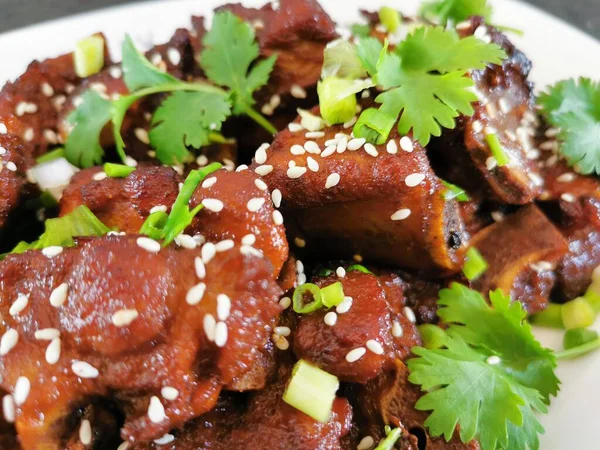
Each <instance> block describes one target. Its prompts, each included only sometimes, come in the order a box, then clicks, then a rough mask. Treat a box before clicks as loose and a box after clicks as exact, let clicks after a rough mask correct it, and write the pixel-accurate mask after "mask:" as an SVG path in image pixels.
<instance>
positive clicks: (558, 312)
mask: <svg viewBox="0 0 600 450" xmlns="http://www.w3.org/2000/svg"><path fill="white" fill-rule="evenodd" d="M529 321H530V322H531V323H532V324H533V325H537V326H540V327H547V328H564V327H565V325H564V324H563V320H562V305H557V304H555V303H550V304H549V305H548V306H547V307H546V309H544V310H543V311H540V312H539V313H536V314H534V315H532V316H531V317H530V318H529Z"/></svg>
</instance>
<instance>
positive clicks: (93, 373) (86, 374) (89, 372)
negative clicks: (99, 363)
mask: <svg viewBox="0 0 600 450" xmlns="http://www.w3.org/2000/svg"><path fill="white" fill-rule="evenodd" d="M71 370H72V371H73V373H74V374H75V375H77V376H78V377H79V378H96V377H97V376H98V375H99V372H98V369H96V368H95V367H94V366H92V365H91V364H89V363H87V362H85V361H75V362H74V363H73V364H71Z"/></svg>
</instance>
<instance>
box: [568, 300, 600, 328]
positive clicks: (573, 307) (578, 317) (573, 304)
mask: <svg viewBox="0 0 600 450" xmlns="http://www.w3.org/2000/svg"><path fill="white" fill-rule="evenodd" d="M562 319H563V323H564V324H565V328H566V329H567V330H571V329H573V328H587V327H589V326H590V325H591V324H593V323H594V320H595V319H596V311H594V308H592V305H590V304H589V303H588V302H586V301H585V300H584V299H583V298H582V297H578V298H576V299H575V300H571V301H570V302H567V303H565V304H564V305H562Z"/></svg>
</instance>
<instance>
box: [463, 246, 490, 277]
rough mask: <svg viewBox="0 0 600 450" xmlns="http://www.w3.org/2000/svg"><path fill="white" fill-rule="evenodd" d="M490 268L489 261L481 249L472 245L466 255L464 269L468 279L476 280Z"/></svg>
mask: <svg viewBox="0 0 600 450" xmlns="http://www.w3.org/2000/svg"><path fill="white" fill-rule="evenodd" d="M487 269H488V263H487V261H486V260H485V259H484V258H483V256H481V253H479V250H477V249H476V248H475V247H471V248H470V249H469V250H468V251H467V253H466V255H465V263H464V265H463V268H462V271H463V274H464V275H465V277H467V280H469V281H475V280H476V279H477V278H479V277H480V276H481V275H483V273H484V272H485V271H486V270H487Z"/></svg>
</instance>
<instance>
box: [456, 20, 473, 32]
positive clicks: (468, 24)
mask: <svg viewBox="0 0 600 450" xmlns="http://www.w3.org/2000/svg"><path fill="white" fill-rule="evenodd" d="M469 28H471V22H470V21H469V20H465V21H464V22H460V23H459V24H457V25H456V29H457V30H468V29H469Z"/></svg>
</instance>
